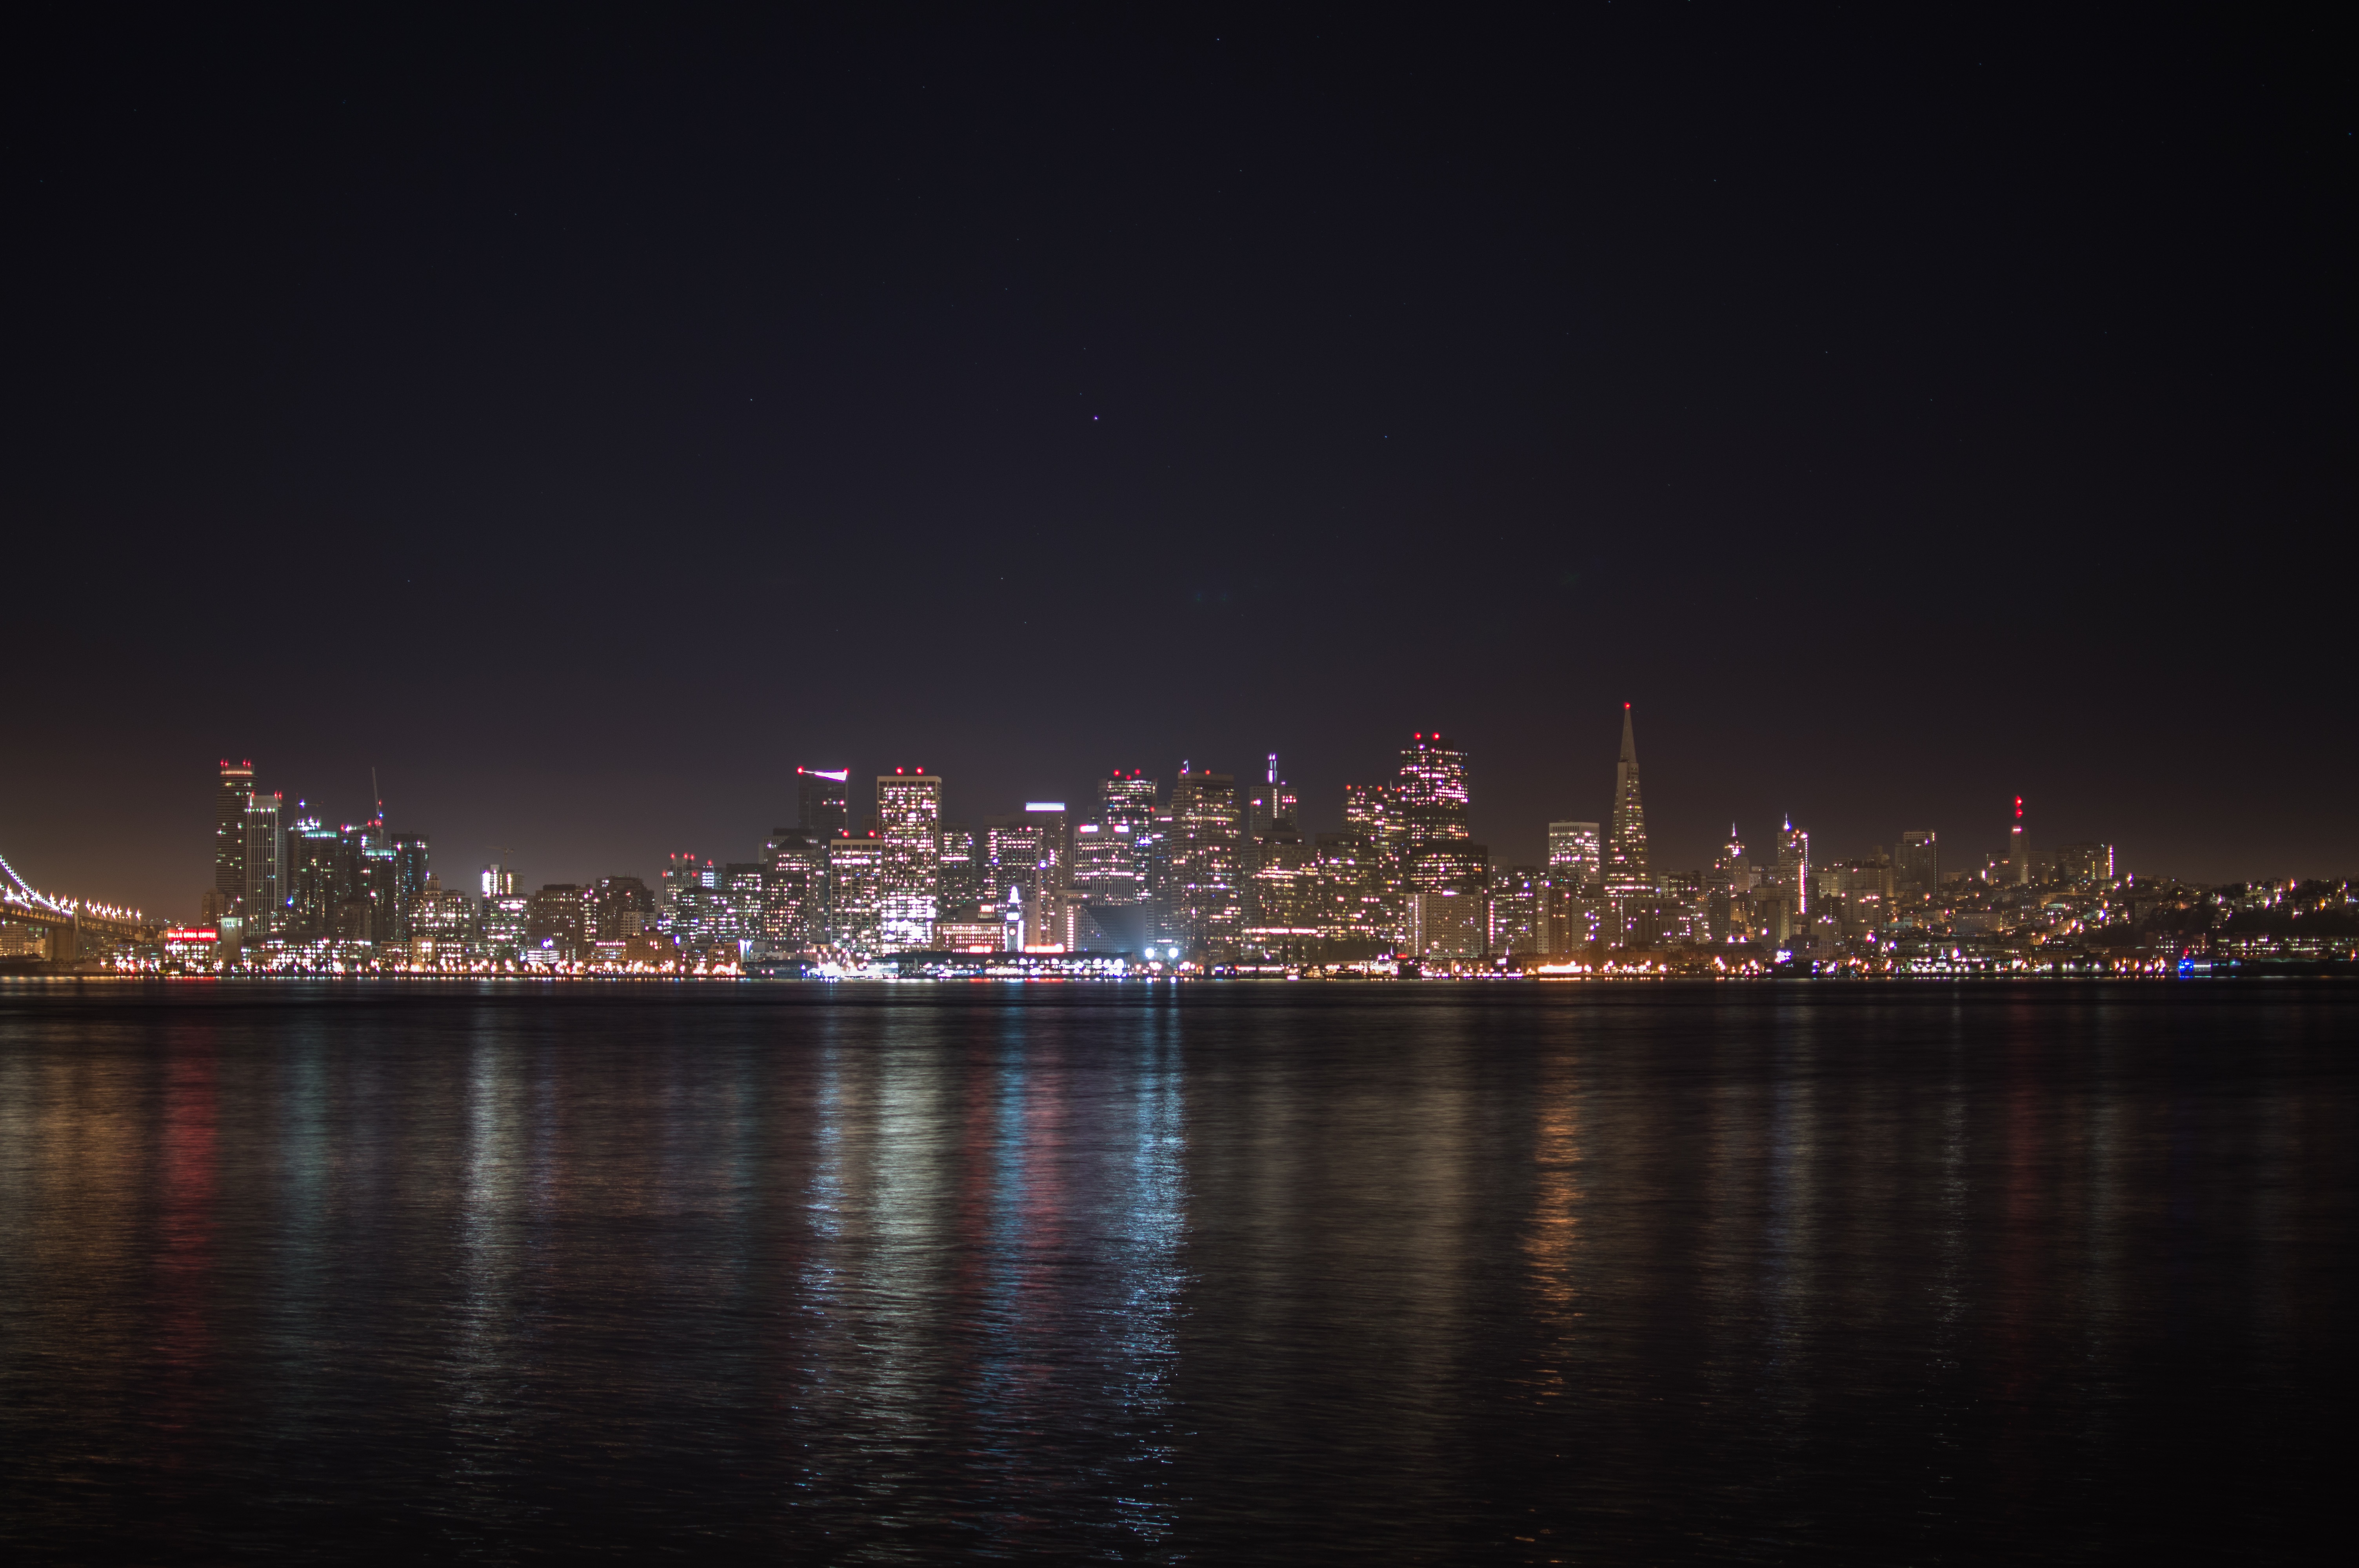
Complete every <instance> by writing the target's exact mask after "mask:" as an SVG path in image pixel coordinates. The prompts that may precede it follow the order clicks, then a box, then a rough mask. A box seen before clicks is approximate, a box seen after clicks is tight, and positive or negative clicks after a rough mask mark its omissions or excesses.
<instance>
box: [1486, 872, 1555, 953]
mask: <svg viewBox="0 0 2359 1568" xmlns="http://www.w3.org/2000/svg"><path fill="white" fill-rule="evenodd" d="M1548 892H1549V880H1548V878H1547V877H1546V876H1545V875H1544V874H1542V872H1541V871H1540V869H1539V868H1538V866H1504V867H1502V868H1500V869H1499V870H1498V871H1494V872H1493V873H1492V875H1491V951H1492V952H1494V953H1545V952H1547V951H1548V950H1549V934H1548Z"/></svg>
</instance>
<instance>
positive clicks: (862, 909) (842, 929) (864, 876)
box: [827, 833, 885, 957]
mask: <svg viewBox="0 0 2359 1568" xmlns="http://www.w3.org/2000/svg"><path fill="white" fill-rule="evenodd" d="M884 908H885V841H884V839H883V838H877V837H875V836H872V835H869V834H866V833H863V834H859V835H857V836H853V835H849V834H847V835H845V836H844V837H843V838H831V839H829V840H828V841H827V915H828V939H829V940H830V941H831V942H832V943H833V944H834V945H835V946H839V947H843V948H848V949H850V950H851V951H852V952H853V953H856V954H858V955H860V956H862V957H867V956H869V955H871V954H874V953H876V952H879V951H881V950H882V949H881V947H880V946H879V944H880V943H881V942H882V941H883V925H884Z"/></svg>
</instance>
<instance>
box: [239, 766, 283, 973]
mask: <svg viewBox="0 0 2359 1568" xmlns="http://www.w3.org/2000/svg"><path fill="white" fill-rule="evenodd" d="M284 805H285V802H284V800H283V799H282V798H281V797H280V796H278V795H264V794H262V793H261V792H260V791H258V790H256V791H253V792H250V793H249V794H248V795H246V805H245V812H244V813H243V814H242V815H243V817H244V827H245V848H244V850H243V852H242V859H243V862H244V863H243V867H242V869H243V870H244V871H245V903H244V906H243V907H244V916H245V939H246V940H247V941H248V942H255V941H259V940H261V939H262V938H264V937H266V936H268V935H270V934H271V933H272V932H274V931H276V930H277V929H278V928H279V927H280V926H281V925H285V924H286V913H287V841H286V833H285V831H284V829H283V828H281V827H280V826H279V821H278V816H279V811H280V809H281V807H282V806H284Z"/></svg>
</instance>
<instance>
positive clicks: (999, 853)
mask: <svg viewBox="0 0 2359 1568" xmlns="http://www.w3.org/2000/svg"><path fill="white" fill-rule="evenodd" d="M1043 859H1044V856H1043V855H1042V852H1041V848H1040V823H1039V821H1038V818H1036V817H1033V816H1028V815H1027V816H986V817H984V819H983V863H984V877H985V879H986V884H985V891H984V902H986V903H1006V902H1007V899H1008V895H1009V894H1010V893H1011V892H1014V891H1015V890H1016V889H1017V888H1021V889H1023V890H1024V896H1025V897H1026V898H1027V899H1028V900H1031V901H1033V902H1036V903H1037V902H1038V896H1039V893H1040V892H1041V889H1042V885H1043V884H1042V881H1041V876H1040V868H1041V863H1042V860H1043Z"/></svg>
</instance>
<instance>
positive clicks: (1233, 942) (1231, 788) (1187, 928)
mask: <svg viewBox="0 0 2359 1568" xmlns="http://www.w3.org/2000/svg"><path fill="white" fill-rule="evenodd" d="M1237 827H1238V824H1237V784H1236V780H1235V779H1234V777H1232V776H1231V775H1229V774H1227V773H1205V772H1203V771H1202V770H1201V769H1193V768H1189V767H1186V766H1182V767H1181V768H1180V777H1179V778H1178V780H1177V781H1175V782H1174V783H1173V784H1172V785H1171V838H1170V843H1169V873H1168V875H1169V881H1168V885H1167V889H1166V893H1165V896H1166V897H1167V898H1168V899H1169V901H1170V908H1169V913H1168V914H1167V916H1166V924H1167V926H1168V927H1169V929H1170V930H1171V931H1172V932H1173V934H1174V935H1175V937H1176V939H1177V940H1178V941H1179V943H1180V946H1182V947H1183V948H1184V949H1185V950H1186V951H1187V953H1188V955H1189V956H1190V957H1197V958H1200V959H1201V960H1202V961H1204V962H1207V963H1228V962H1231V961H1233V960H1234V958H1235V957H1236V956H1237V943H1238V937H1239V935H1240V933H1241V931H1242V929H1243V927H1244V924H1245V909H1244V905H1243V903H1242V900H1241V897H1240V894H1239V892H1238V888H1237V881H1238V871H1239V868H1238V855H1237Z"/></svg>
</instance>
